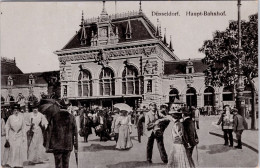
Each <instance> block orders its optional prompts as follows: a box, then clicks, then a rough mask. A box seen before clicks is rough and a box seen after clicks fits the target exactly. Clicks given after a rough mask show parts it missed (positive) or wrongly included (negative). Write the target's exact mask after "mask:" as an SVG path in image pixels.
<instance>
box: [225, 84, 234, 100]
mask: <svg viewBox="0 0 260 168" xmlns="http://www.w3.org/2000/svg"><path fill="white" fill-rule="evenodd" d="M233 94H234V88H233V87H232V86H226V87H224V88H223V101H233V100H234V95H233Z"/></svg>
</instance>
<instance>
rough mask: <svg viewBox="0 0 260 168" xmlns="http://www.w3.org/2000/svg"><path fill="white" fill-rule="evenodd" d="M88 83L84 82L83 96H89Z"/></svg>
mask: <svg viewBox="0 0 260 168" xmlns="http://www.w3.org/2000/svg"><path fill="white" fill-rule="evenodd" d="M88 92H89V90H88V83H83V96H88V95H89V94H88Z"/></svg>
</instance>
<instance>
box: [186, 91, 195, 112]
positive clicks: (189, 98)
mask: <svg viewBox="0 0 260 168" xmlns="http://www.w3.org/2000/svg"><path fill="white" fill-rule="evenodd" d="M186 102H187V106H188V107H190V106H195V107H196V106H197V94H196V89H194V88H192V87H191V88H189V89H188V90H187V92H186Z"/></svg>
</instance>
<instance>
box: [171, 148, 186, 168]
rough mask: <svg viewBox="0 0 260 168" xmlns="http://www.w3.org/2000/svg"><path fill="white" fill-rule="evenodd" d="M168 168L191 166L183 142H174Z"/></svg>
mask: <svg viewBox="0 0 260 168" xmlns="http://www.w3.org/2000/svg"><path fill="white" fill-rule="evenodd" d="M167 167H168V168H190V164H189V160H188V157H187V154H186V150H185V148H184V146H183V144H173V145H172V150H171V152H170V155H169V157H168V165H167Z"/></svg>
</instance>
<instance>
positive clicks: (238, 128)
mask: <svg viewBox="0 0 260 168" xmlns="http://www.w3.org/2000/svg"><path fill="white" fill-rule="evenodd" d="M232 112H233V114H234V132H235V134H236V138H237V146H235V148H238V149H242V141H241V138H242V133H243V131H244V129H245V124H246V123H245V122H246V121H245V119H244V118H243V117H242V116H241V115H240V114H238V113H237V112H238V110H237V109H235V108H234V109H233V110H232Z"/></svg>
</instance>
